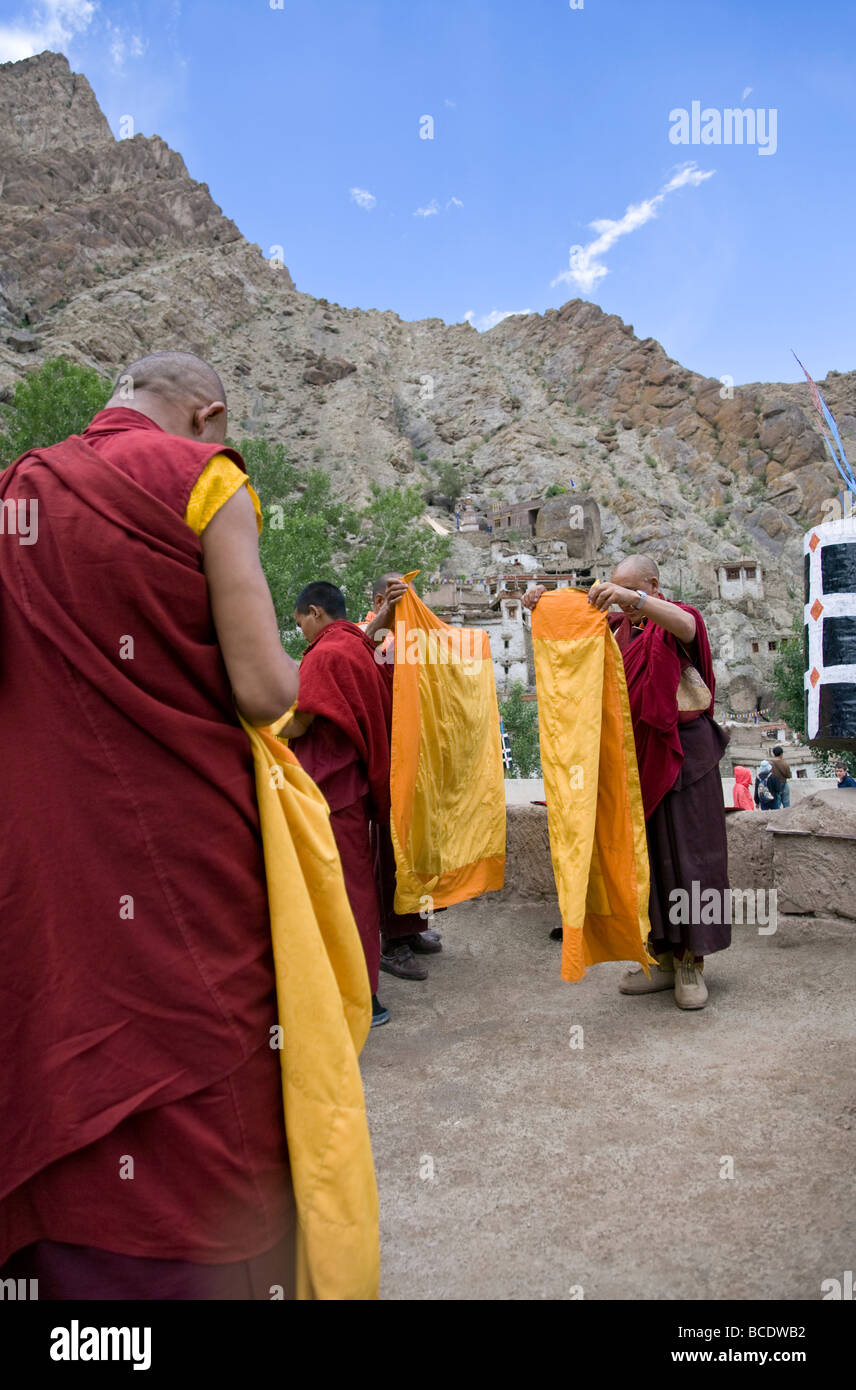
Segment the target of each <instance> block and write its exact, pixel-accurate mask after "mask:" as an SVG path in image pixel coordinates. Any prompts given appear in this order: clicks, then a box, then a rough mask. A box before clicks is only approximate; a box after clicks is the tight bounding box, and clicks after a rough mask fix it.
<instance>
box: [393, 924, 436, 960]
mask: <svg viewBox="0 0 856 1390" xmlns="http://www.w3.org/2000/svg"><path fill="white" fill-rule="evenodd" d="M403 939H404V940H405V941H406V942H407V944H408V946H409V947H410V949H411V951H415V952H416V954H417V955H418V956H433V955H435V954H436V952H437V951H442V949H443V941H442V938H441V936H440V933H439V932H438V931H435V930H434V928H433V927H426V928H425V931H417V932H414V933H413V935H412V936H405V937H404V938H403Z"/></svg>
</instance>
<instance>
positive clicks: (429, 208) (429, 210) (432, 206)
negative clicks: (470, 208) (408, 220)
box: [413, 198, 464, 217]
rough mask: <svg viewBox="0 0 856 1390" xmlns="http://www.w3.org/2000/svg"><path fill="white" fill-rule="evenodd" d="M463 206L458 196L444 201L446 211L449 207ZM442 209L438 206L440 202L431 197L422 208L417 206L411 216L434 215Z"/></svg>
mask: <svg viewBox="0 0 856 1390" xmlns="http://www.w3.org/2000/svg"><path fill="white" fill-rule="evenodd" d="M463 206H464V205H463V203H462V202H461V200H460V198H450V199H449V201H448V202H447V203H446V211H447V212H448V210H449V208H462V207H463ZM442 211H443V209H442V208H441V207H440V204H439V203H438V201H437V199H436V198H432V199H431V201H430V203H428V204H426V206H425V207H424V208H417V209H416V211H415V212H414V214H413V216H414V217H436V216H437V214H438V212H442Z"/></svg>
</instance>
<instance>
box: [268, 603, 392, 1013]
mask: <svg viewBox="0 0 856 1390" xmlns="http://www.w3.org/2000/svg"><path fill="white" fill-rule="evenodd" d="M294 617H295V621H296V623H297V625H298V627H299V628H300V630H301V632H302V633H303V636H304V637H305V638H306V641H307V642H308V644H309V645H308V646H307V648H306V651H305V652H304V654H303V659H302V661H301V663H300V697H299V700H298V703H297V708H296V710H295V711H294V712H293V713H292V714H291V716H290V718H289V720H288V721H287V723H285V724H284V725H283V726H282V728H281V729H280V730H279V734H280V737H282V738H287V739H289V740H290V741H293V744H294V752H295V754H296V755H297V757H298V758H299V760H300V763H301V765H302V767H303V768H304V769H305V770H306V771H307V772H308V773H309V775H310V777H311V778H312V779H313V781H314V782H315V783H316V784H317V785H318V787H320V789H321V791H322V792H323V793H324V797H325V799H326V801H327V804H328V806H329V807H330V824H331V826H332V828H333V833H334V835H335V837H336V844H337V846H338V848H339V856H340V858H341V860H342V870H343V873H344V875H345V886H346V888H347V890H348V898H349V900H350V904H351V910H352V911H353V914H354V918H355V920H356V923H357V928H358V930H359V933H360V940H361V941H362V943H363V951H364V952H365V957H366V968H367V970H368V976H369V984H370V987H371V993H372V1027H379V1026H380V1025H381V1024H384V1023H388V1022H389V1011H388V1010H387V1009H385V1008H384V1007H383V1005H382V1004H381V1003H380V1001H379V1000H378V997H377V991H378V969H379V965H380V933H381V917H380V911H381V909H380V902H379V897H378V886H377V882H376V876H375V870H374V859H375V844H376V837H377V834H378V832H379V831H384V832H385V833H387V834H388V829H387V827H388V825H389V736H390V726H391V722H392V674H391V667H389V666H387V664H386V663H385V662H382V661H381V662H378V661H376V660H375V643H374V641H373V640H372V638H371V637H369V636H366V634H365V633H364V632H362V631H361V630H360V628H359V627H357V625H356V623H351V622H348V620H347V616H346V607H345V596H344V594H343V593H342V591H341V589H338V588H336V586H335V585H334V584H329V583H326V582H324V581H320V582H316V583H312V584H307V586H306V588H305V589H303V590H302V591H301V593H300V594H299V595H298V597H297V602H296V603H295V606H294Z"/></svg>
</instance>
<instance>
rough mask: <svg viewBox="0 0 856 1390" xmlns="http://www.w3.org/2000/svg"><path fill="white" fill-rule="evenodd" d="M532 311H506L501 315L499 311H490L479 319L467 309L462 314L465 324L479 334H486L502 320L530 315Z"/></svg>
mask: <svg viewBox="0 0 856 1390" xmlns="http://www.w3.org/2000/svg"><path fill="white" fill-rule="evenodd" d="M531 313H534V310H533V309H506V310H505V312H504V313H503V312H502V311H501V310H499V309H491V311H490V313H489V314H482V316H481V318H476V316H475V314H474V312H473V310H472V309H468V310H467V312H466V313H465V314H464V318H465V319H466V321H467V323H468V324H470V325H471V326H472V327H473V328H476V329H478V331H479V333H486V332H487V331H488V329H489V328H495V327H496V325H497V324H498V323H502V320H503V319H510V318H513V317H514V315H515V314H531Z"/></svg>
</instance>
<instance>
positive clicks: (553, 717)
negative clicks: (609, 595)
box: [532, 589, 651, 980]
mask: <svg viewBox="0 0 856 1390" xmlns="http://www.w3.org/2000/svg"><path fill="white" fill-rule="evenodd" d="M532 646H533V650H534V655H535V683H536V689H537V692H538V724H539V730H540V739H541V764H542V767H543V770H544V793H545V796H546V799H547V815H548V827H549V833H550V852H551V855H552V859H553V873H554V875H555V878H556V890H557V892H558V895H559V907H560V909H561V913H562V926H563V928H564V941H563V946H562V978H563V979H565V980H581V979H582V977H583V976H584V975H585V972H586V966H587V965H594V964H596V963H597V962H598V961H605V960H633V961H638V962H639V963H640V964H641V965H642V966H643V968H644V969H645V972H646V974H647V973H648V966H649V964H650V963H651V957H650V956H649V955H648V951H647V949H646V944H645V943H646V941H647V938H648V932H649V923H648V891H649V868H648V845H647V840H646V836H645V811H644V808H643V805H642V791H641V788H640V785H639V771H638V768H637V765H636V745H635V743H634V739H633V725H632V723H631V719H630V704H629V701H628V698H627V682H626V680H625V676H624V662H623V661H622V659H621V653H620V651H619V650H618V646H617V644H616V641H615V638H614V637H613V635H612V633H611V632H610V630H609V624H608V623H607V619H606V614H605V613H600V612H599V611H598V610H597V609H596V608H595V607H593V605H592V604H590V603H589V602H588V599H587V597H586V595H585V594H584V593H583V592H582V591H581V590H579V589H556V590H553V591H552V592H550V593H547V594H544V595H543V596H542V597H541V599H540V600H539V601H538V605H537V607H536V608H535V610H534V611H533V614H532Z"/></svg>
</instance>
